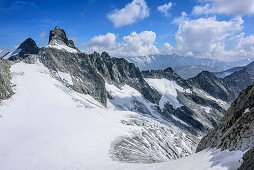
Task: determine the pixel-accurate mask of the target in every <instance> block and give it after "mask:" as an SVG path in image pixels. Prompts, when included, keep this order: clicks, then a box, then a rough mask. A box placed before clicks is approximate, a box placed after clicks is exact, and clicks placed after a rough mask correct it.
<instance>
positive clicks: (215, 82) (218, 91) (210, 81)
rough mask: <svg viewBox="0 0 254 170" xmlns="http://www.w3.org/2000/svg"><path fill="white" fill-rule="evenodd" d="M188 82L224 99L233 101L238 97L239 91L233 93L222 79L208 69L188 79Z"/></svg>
mask: <svg viewBox="0 0 254 170" xmlns="http://www.w3.org/2000/svg"><path fill="white" fill-rule="evenodd" d="M188 83H189V84H191V85H192V86H195V87H197V88H199V89H202V90H204V91H205V92H207V93H208V94H210V95H211V96H213V97H215V98H219V99H221V100H223V101H232V100H234V99H235V98H236V97H235V95H236V94H237V92H235V93H233V92H232V91H230V90H228V88H227V85H226V84H225V83H224V82H223V80H222V79H220V78H217V77H216V76H215V75H213V74H212V73H210V72H208V71H203V72H201V73H199V74H198V75H197V76H196V77H193V78H190V79H188Z"/></svg>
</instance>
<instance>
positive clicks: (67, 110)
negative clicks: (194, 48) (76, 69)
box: [0, 62, 242, 170]
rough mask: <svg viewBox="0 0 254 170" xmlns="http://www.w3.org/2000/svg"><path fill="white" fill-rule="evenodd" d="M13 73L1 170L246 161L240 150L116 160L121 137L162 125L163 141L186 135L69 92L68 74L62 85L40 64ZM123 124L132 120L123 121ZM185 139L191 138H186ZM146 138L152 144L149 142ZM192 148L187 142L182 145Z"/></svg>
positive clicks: (1, 111) (4, 113)
mask: <svg viewBox="0 0 254 170" xmlns="http://www.w3.org/2000/svg"><path fill="white" fill-rule="evenodd" d="M11 72H12V75H13V79H12V83H13V84H14V85H15V86H14V91H15V93H16V94H15V95H13V97H12V98H11V99H9V100H6V101H3V102H1V105H0V116H1V117H0V134H1V136H2V137H1V138H0V169H3V170H17V169H18V170H33V169H36V170H45V169H54V170H65V169H66V170H69V169H75V170H79V169H80V170H83V169H86V170H87V169H96V170H100V169H128V170H129V169H133V170H134V169H177V168H178V169H181V170H182V169H198V168H200V169H209V168H212V169H216V168H217V169H225V167H224V166H227V163H228V162H230V163H232V161H235V160H239V159H240V157H241V154H242V153H238V152H236V153H231V152H219V151H203V152H201V153H198V154H194V155H192V156H189V157H186V158H182V159H179V160H176V161H169V162H165V163H158V164H157V163H156V164H135V163H131V164H127V163H120V162H119V161H113V160H112V159H111V155H110V148H111V145H112V142H113V141H115V139H116V138H118V137H119V136H131V135H133V132H135V134H140V133H138V132H142V133H144V132H146V133H148V132H149V127H152V129H154V127H156V128H158V131H159V130H161V129H163V130H165V129H166V131H163V133H164V132H165V134H169V137H168V138H165V137H167V136H163V134H162V135H161V137H160V139H163V140H168V139H172V140H173V139H174V140H175V139H176V140H177V138H176V137H178V136H180V135H181V134H180V133H179V132H175V129H174V130H173V131H174V132H172V133H169V131H167V128H166V126H165V125H161V124H160V123H158V122H156V121H154V120H151V119H149V118H145V117H143V116H140V115H139V114H137V113H134V112H129V111H117V109H114V110H115V111H112V110H108V109H105V108H104V107H103V106H101V105H100V104H99V103H98V102H97V101H95V100H94V99H93V98H92V97H91V96H89V95H81V94H79V93H76V92H74V91H72V90H70V89H69V88H67V87H66V86H65V85H64V83H62V82H67V83H69V84H71V82H72V81H71V77H70V76H69V75H68V73H60V74H58V76H59V77H58V80H59V79H60V80H61V79H62V81H58V80H57V79H55V78H53V76H52V74H51V73H50V72H49V71H48V69H46V68H45V67H44V66H43V65H42V64H40V63H38V62H37V63H36V64H24V63H17V64H14V65H13V66H12V68H11ZM54 76H57V74H55V75H54ZM107 88H108V89H111V90H112V91H111V93H112V94H115V96H114V95H113V97H117V96H119V101H120V102H124V100H120V98H121V96H120V93H121V92H122V91H121V90H118V91H116V90H117V89H114V88H115V87H113V86H110V85H107ZM123 90H125V91H129V94H128V95H130V96H131V97H132V96H133V95H134V96H136V97H140V94H138V93H137V92H135V91H134V90H133V89H131V88H130V87H128V86H126V87H125V88H124V89H123ZM122 97H124V96H122ZM119 104H123V103H119ZM125 106H126V107H129V106H128V105H125ZM123 110H124V109H123ZM130 117H132V118H133V117H140V120H142V121H144V127H143V126H139V124H137V123H138V122H137V120H136V119H135V120H134V121H133V122H134V123H133V122H132V121H129V119H130ZM123 120H126V122H125V123H122V121H123ZM132 123H133V125H131V124H132ZM141 124H142V125H143V123H141ZM145 125H147V127H145ZM159 132H161V131H159ZM142 133H141V134H142ZM148 134H149V133H148ZM170 135H171V136H170ZM141 137H142V136H141ZM180 137H181V138H182V139H184V140H185V135H184V134H182V136H180ZM153 139H156V137H154V138H153ZM186 139H187V138H186ZM144 140H145V141H148V140H146V138H144ZM151 141H152V142H155V141H154V140H151ZM160 142H163V141H160ZM152 144H154V143H152ZM155 144H156V143H155ZM158 144H160V145H161V144H163V143H158ZM186 144H188V143H187V142H186V143H184V144H181V145H182V146H181V147H184V145H186ZM185 147H186V148H185V149H188V148H189V147H187V146H185ZM177 149H178V150H179V148H177ZM179 152H182V150H179ZM159 153H162V150H160V152H159ZM156 156H157V155H156ZM218 159H220V160H221V161H218ZM233 165H234V164H233ZM234 166H235V165H234Z"/></svg>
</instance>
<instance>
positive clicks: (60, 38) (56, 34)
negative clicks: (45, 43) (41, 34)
mask: <svg viewBox="0 0 254 170" xmlns="http://www.w3.org/2000/svg"><path fill="white" fill-rule="evenodd" d="M49 45H67V46H68V47H70V48H74V49H76V50H78V49H77V48H76V47H75V45H74V42H73V41H72V40H69V39H68V38H67V35H66V33H65V31H64V30H63V29H61V28H60V27H58V26H56V27H55V29H54V30H51V31H50V33H49Z"/></svg>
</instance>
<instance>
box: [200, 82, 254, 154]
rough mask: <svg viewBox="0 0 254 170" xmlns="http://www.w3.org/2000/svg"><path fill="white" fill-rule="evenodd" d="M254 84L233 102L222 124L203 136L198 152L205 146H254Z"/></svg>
mask: <svg viewBox="0 0 254 170" xmlns="http://www.w3.org/2000/svg"><path fill="white" fill-rule="evenodd" d="M253 107H254V84H252V85H250V86H248V87H247V88H246V89H245V90H243V91H242V92H241V93H240V94H239V96H238V98H237V99H236V100H235V101H234V102H233V103H232V104H231V106H230V108H229V109H228V110H227V112H226V114H225V116H224V117H223V119H222V122H221V124H220V125H219V126H218V127H216V128H215V129H214V130H213V131H211V132H210V133H208V134H207V135H206V136H205V137H203V138H202V140H201V142H200V143H199V145H198V147H197V152H199V151H201V150H203V149H205V148H209V147H212V148H221V149H222V150H225V149H229V150H242V151H246V150H248V149H251V148H252V147H253V146H254V110H253Z"/></svg>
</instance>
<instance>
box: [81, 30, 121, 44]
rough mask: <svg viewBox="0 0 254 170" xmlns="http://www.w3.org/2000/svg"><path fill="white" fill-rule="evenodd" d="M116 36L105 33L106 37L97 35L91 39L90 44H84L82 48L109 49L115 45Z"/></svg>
mask: <svg viewBox="0 0 254 170" xmlns="http://www.w3.org/2000/svg"><path fill="white" fill-rule="evenodd" d="M115 41H116V35H115V34H113V33H107V34H106V35H98V36H95V37H93V38H91V40H90V42H88V43H84V46H89V47H109V46H112V45H114V44H115Z"/></svg>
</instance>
